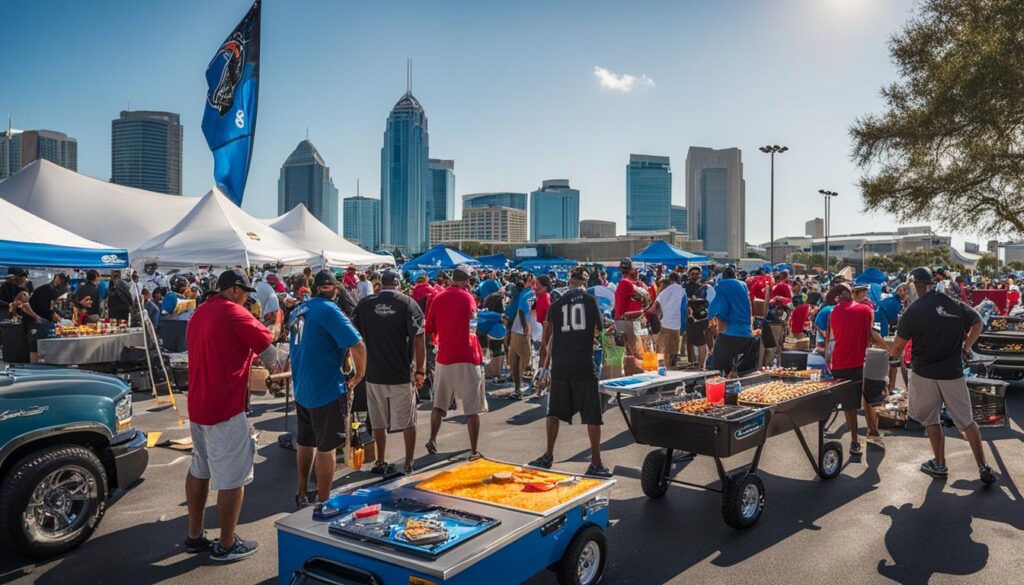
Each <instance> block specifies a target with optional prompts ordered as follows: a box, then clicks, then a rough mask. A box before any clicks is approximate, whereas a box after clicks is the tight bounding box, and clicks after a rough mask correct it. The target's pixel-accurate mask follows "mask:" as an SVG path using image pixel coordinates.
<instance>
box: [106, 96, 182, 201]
mask: <svg viewBox="0 0 1024 585" xmlns="http://www.w3.org/2000/svg"><path fill="white" fill-rule="evenodd" d="M181 143H182V126H181V117H180V116H179V115H178V114H175V113H172V112H150V111H134V112H128V111H122V112H121V117H119V118H117V119H116V120H112V121H111V122H110V182H112V183H117V184H118V185H126V186H128V187H135V188H137V189H145V190H147V191H156V192H158V193H167V194H169V195H181V154H182V151H181Z"/></svg>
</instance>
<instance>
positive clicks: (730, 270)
mask: <svg viewBox="0 0 1024 585" xmlns="http://www.w3.org/2000/svg"><path fill="white" fill-rule="evenodd" d="M722 278H736V267H735V266H733V265H732V264H729V265H727V266H726V267H725V268H723V269H722Z"/></svg>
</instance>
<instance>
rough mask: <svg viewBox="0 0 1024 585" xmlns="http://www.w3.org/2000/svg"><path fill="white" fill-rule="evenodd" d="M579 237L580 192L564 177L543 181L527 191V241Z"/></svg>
mask: <svg viewBox="0 0 1024 585" xmlns="http://www.w3.org/2000/svg"><path fill="white" fill-rule="evenodd" d="M579 237H580V192H579V190H578V189H573V188H571V187H569V181H568V180H567V179H552V180H550V181H544V182H543V183H542V184H541V188H540V189H537V190H536V191H533V192H532V193H530V241H531V242H536V241H537V240H570V239H571V240H574V239H577V238H579Z"/></svg>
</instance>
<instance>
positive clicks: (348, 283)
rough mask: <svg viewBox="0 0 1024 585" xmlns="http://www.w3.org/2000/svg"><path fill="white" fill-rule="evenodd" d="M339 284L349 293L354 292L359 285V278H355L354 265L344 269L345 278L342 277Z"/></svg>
mask: <svg viewBox="0 0 1024 585" xmlns="http://www.w3.org/2000/svg"><path fill="white" fill-rule="evenodd" d="M341 283H342V284H343V285H345V288H347V289H348V290H350V291H355V290H356V287H357V286H358V285H359V278H357V277H356V265H355V264H349V265H348V268H346V269H345V276H344V277H342V279H341Z"/></svg>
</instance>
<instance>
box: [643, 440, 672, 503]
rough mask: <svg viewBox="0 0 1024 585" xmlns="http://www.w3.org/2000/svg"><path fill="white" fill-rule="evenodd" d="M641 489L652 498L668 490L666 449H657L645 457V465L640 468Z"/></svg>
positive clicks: (658, 496)
mask: <svg viewBox="0 0 1024 585" xmlns="http://www.w3.org/2000/svg"><path fill="white" fill-rule="evenodd" d="M640 489H642V490H643V492H644V495H645V496H647V497H648V498H651V499H654V498H660V497H661V496H664V495H665V492H666V491H668V478H666V477H665V450H664V449H655V450H654V451H651V452H650V453H648V454H647V457H645V458H644V464H643V467H642V468H641V469H640Z"/></svg>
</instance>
